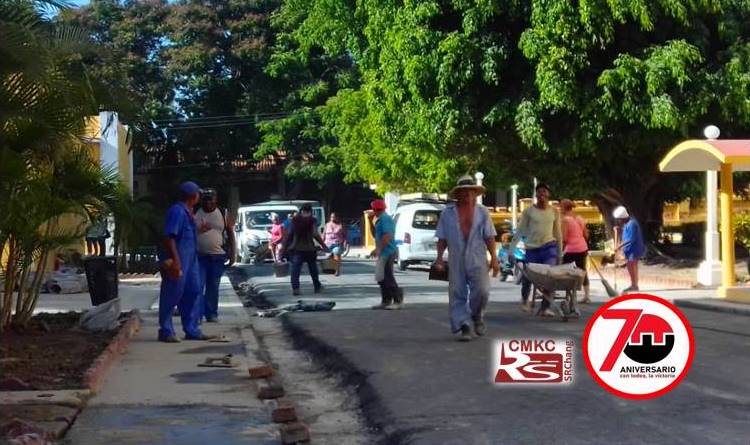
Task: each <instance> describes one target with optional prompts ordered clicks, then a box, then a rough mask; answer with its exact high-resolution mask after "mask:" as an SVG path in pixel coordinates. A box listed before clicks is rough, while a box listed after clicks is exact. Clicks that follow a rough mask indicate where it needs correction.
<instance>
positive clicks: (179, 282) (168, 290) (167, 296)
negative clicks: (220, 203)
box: [159, 182, 211, 343]
mask: <svg viewBox="0 0 750 445" xmlns="http://www.w3.org/2000/svg"><path fill="white" fill-rule="evenodd" d="M199 199H200V188H199V187H198V185H197V184H195V183H194V182H185V183H182V184H181V185H180V199H179V202H177V203H176V204H175V205H173V206H172V207H170V208H169V210H168V211H167V221H166V224H165V226H164V237H165V239H164V250H165V253H164V256H163V258H162V263H161V276H162V280H161V293H160V294H159V341H162V342H166V343H178V342H179V340H178V339H177V337H176V335H175V331H174V327H173V326H172V311H173V310H174V308H175V306H177V307H178V308H179V309H180V317H181V319H182V330H183V331H184V332H185V339H186V340H209V339H210V338H211V337H210V336H208V335H204V334H203V333H202V332H201V330H200V328H199V327H198V319H197V318H196V316H195V315H196V314H194V313H193V312H194V311H193V306H194V305H195V302H196V300H197V299H198V294H199V292H200V283H201V281H200V270H199V268H198V255H197V250H196V239H197V236H196V230H195V221H194V220H193V207H194V206H195V205H196V204H197V203H198V200H199Z"/></svg>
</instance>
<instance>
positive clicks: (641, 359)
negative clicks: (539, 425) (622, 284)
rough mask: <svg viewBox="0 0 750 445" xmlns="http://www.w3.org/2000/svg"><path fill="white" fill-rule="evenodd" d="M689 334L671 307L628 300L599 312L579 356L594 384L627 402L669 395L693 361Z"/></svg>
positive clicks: (641, 298)
mask: <svg viewBox="0 0 750 445" xmlns="http://www.w3.org/2000/svg"><path fill="white" fill-rule="evenodd" d="M693 351H694V341H693V332H692V330H691V328H690V325H689V324H688V321H687V319H686V318H685V316H684V315H682V312H680V311H679V310H678V309H677V308H676V307H674V306H673V305H672V304H671V303H669V302H667V301H665V300H663V299H661V298H658V297H655V296H653V295H647V294H632V295H627V296H624V297H620V298H617V299H615V300H612V301H611V302H609V303H608V304H606V305H604V306H602V307H601V308H600V309H599V310H598V311H597V312H596V313H595V314H594V316H593V317H591V320H590V321H589V323H588V325H587V326H586V332H585V333H584V336H583V356H584V357H585V360H586V367H587V368H588V369H589V372H590V373H591V375H592V376H593V377H594V379H595V380H596V381H597V382H598V383H599V384H600V385H601V386H603V387H604V388H605V389H607V390H608V391H610V392H611V393H613V394H616V395H618V396H621V397H625V398H630V399H647V398H652V397H657V396H660V395H662V394H665V393H666V392H668V391H670V390H671V389H673V388H674V387H675V386H677V384H678V383H679V382H680V380H682V378H683V377H684V376H685V375H686V374H687V371H688V369H689V368H690V363H691V362H692V360H693Z"/></svg>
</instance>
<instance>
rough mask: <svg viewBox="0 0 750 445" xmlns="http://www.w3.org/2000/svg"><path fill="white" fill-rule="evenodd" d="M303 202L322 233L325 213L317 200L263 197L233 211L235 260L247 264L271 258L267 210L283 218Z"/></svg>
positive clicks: (269, 224)
mask: <svg viewBox="0 0 750 445" xmlns="http://www.w3.org/2000/svg"><path fill="white" fill-rule="evenodd" d="M303 204H310V205H312V210H313V216H314V217H315V219H316V220H317V221H318V230H319V231H320V232H321V233H322V232H323V229H324V228H325V224H326V219H325V217H326V215H325V210H324V209H323V207H321V205H320V203H319V202H317V201H267V202H261V203H257V204H252V205H248V206H241V207H240V208H239V209H238V211H237V222H236V224H235V226H234V231H235V235H236V238H237V261H239V262H242V263H246V264H247V263H256V262H262V261H264V260H268V259H271V250H270V248H269V244H270V243H271V232H270V229H271V214H273V213H276V214H278V215H279V217H280V218H281V220H282V221H284V220H285V219H286V218H287V216H288V215H289V214H291V213H292V212H298V211H299V208H300V207H302V205H303Z"/></svg>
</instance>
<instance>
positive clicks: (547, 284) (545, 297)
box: [520, 262, 586, 321]
mask: <svg viewBox="0 0 750 445" xmlns="http://www.w3.org/2000/svg"><path fill="white" fill-rule="evenodd" d="M520 270H521V272H522V273H523V275H524V277H525V278H526V279H527V280H529V281H530V282H531V286H532V290H531V301H530V302H529V304H530V306H531V308H532V310H533V308H534V307H535V306H536V301H537V300H540V302H541V303H542V304H540V305H539V309H538V310H537V312H536V315H543V314H544V313H545V312H546V311H545V309H550V310H551V311H552V312H553V313H554V314H555V315H556V316H558V317H560V318H561V319H562V320H563V321H568V318H579V317H580V316H581V312H580V311H579V310H578V308H577V307H576V298H577V295H576V294H577V292H578V290H579V289H581V287H582V286H583V279H584V278H585V277H586V272H585V271H583V270H581V269H578V268H577V267H576V266H575V264H574V263H570V264H562V265H559V266H550V265H548V264H538V263H527V262H523V263H521V266H520ZM557 291H561V292H562V293H561V294H557ZM558 295H560V296H559V297H558Z"/></svg>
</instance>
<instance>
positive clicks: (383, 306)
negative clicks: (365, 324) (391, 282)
mask: <svg viewBox="0 0 750 445" xmlns="http://www.w3.org/2000/svg"><path fill="white" fill-rule="evenodd" d="M386 306H388V305H387V304H385V303H380V304H376V305H375V306H373V307H371V308H370V309H385V308H386Z"/></svg>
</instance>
